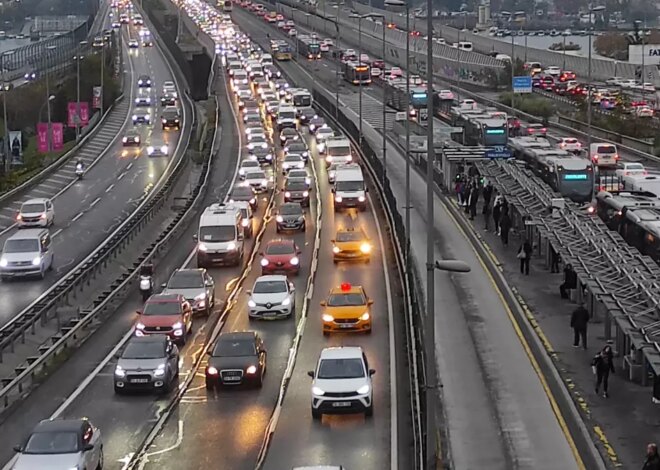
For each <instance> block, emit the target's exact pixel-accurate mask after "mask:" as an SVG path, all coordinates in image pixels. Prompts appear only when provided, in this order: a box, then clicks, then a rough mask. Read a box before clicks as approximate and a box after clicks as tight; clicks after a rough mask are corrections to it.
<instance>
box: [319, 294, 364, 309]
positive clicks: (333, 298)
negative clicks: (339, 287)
mask: <svg viewBox="0 0 660 470" xmlns="http://www.w3.org/2000/svg"><path fill="white" fill-rule="evenodd" d="M366 303H367V302H366V301H365V298H364V296H363V295H362V294H361V293H359V292H358V293H353V294H344V293H341V294H331V295H330V297H328V307H357V306H359V305H365V304H366Z"/></svg>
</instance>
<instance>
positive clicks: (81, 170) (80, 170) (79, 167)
mask: <svg viewBox="0 0 660 470" xmlns="http://www.w3.org/2000/svg"><path fill="white" fill-rule="evenodd" d="M84 174H85V169H84V168H83V164H82V163H78V164H76V176H77V177H78V179H79V180H81V179H82V177H83V175H84Z"/></svg>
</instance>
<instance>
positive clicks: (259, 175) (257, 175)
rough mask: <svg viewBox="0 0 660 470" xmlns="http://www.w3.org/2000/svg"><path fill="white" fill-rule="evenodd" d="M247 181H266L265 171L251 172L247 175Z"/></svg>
mask: <svg viewBox="0 0 660 470" xmlns="http://www.w3.org/2000/svg"><path fill="white" fill-rule="evenodd" d="M245 179H248V180H263V179H266V173H264V172H263V171H251V172H249V173H248V174H247V175H245Z"/></svg>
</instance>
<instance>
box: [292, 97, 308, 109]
mask: <svg viewBox="0 0 660 470" xmlns="http://www.w3.org/2000/svg"><path fill="white" fill-rule="evenodd" d="M293 104H294V105H295V106H297V107H300V108H303V107H307V106H311V105H312V97H311V96H310V95H307V94H304V95H294V96H293Z"/></svg>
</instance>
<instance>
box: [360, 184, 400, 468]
mask: <svg viewBox="0 0 660 470" xmlns="http://www.w3.org/2000/svg"><path fill="white" fill-rule="evenodd" d="M367 198H368V199H369V204H371V215H372V216H373V218H374V221H375V222H376V230H377V231H378V241H379V243H380V252H381V257H380V259H381V261H382V263H383V273H384V274H385V291H386V293H387V320H388V321H389V324H390V327H389V328H388V330H389V332H388V333H389V343H390V468H391V469H392V470H396V469H397V468H398V463H399V432H398V429H399V426H398V415H397V410H398V405H397V404H398V391H397V388H396V379H397V374H396V351H395V343H394V309H393V307H392V289H391V285H390V273H389V271H388V269H387V260H386V253H387V252H386V251H385V242H384V241H383V231H382V229H381V228H380V221H379V220H378V217H376V214H375V213H374V211H373V207H374V202H373V199H372V198H371V195H369V194H367Z"/></svg>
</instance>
